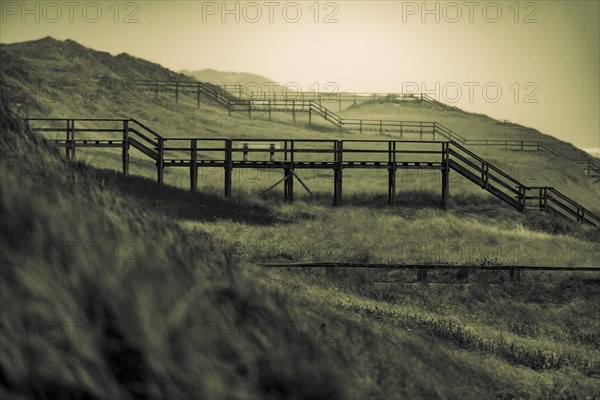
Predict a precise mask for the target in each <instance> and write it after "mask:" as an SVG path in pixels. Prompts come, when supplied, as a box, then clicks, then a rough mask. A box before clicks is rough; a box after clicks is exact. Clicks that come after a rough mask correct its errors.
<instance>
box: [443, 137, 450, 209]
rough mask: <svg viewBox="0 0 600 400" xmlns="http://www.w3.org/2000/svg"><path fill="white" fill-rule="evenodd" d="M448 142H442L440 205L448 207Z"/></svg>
mask: <svg viewBox="0 0 600 400" xmlns="http://www.w3.org/2000/svg"><path fill="white" fill-rule="evenodd" d="M449 148H450V143H449V142H443V143H442V207H443V208H445V209H447V208H448V196H449V195H450V179H449V174H450V159H449V156H450V153H449V151H448V150H449Z"/></svg>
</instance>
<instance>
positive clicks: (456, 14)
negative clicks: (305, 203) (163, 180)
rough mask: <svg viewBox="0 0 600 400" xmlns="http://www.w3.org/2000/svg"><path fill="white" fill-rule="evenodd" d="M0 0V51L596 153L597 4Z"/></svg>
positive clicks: (599, 102)
mask: <svg viewBox="0 0 600 400" xmlns="http://www.w3.org/2000/svg"><path fill="white" fill-rule="evenodd" d="M0 3H1V4H0V5H1V7H0V11H1V15H0V21H1V26H0V41H1V42H2V43H13V42H19V41H25V40H33V39H39V38H41V37H44V36H52V37H54V38H57V39H73V40H75V41H77V42H79V43H81V44H83V45H85V46H88V47H91V48H94V49H96V50H101V51H107V52H110V53H112V54H118V53H121V52H126V53H129V54H131V55H135V56H137V57H141V58H144V59H147V60H150V61H153V62H157V63H160V64H161V65H163V66H166V67H168V68H170V69H172V70H176V71H177V70H181V69H188V70H198V69H205V68H214V69H217V70H222V71H238V72H251V73H256V74H259V75H263V76H266V77H268V78H270V79H272V80H273V81H276V82H279V83H280V84H286V83H297V84H298V85H300V87H301V88H302V89H303V90H306V91H310V90H314V89H316V88H317V87H318V88H321V89H322V88H323V87H324V85H326V84H327V83H328V82H334V83H335V84H336V85H337V87H338V88H339V90H341V91H349V92H403V91H405V92H406V91H418V92H421V91H425V92H429V93H430V94H431V95H433V96H434V97H436V98H438V99H439V100H441V101H443V102H446V103H450V104H454V105H457V106H459V107H461V108H463V109H465V110H468V111H474V112H480V113H485V114H488V115H490V116H492V117H495V118H499V119H508V120H510V121H512V122H517V123H521V124H523V125H527V126H531V127H534V128H536V129H539V130H541V131H542V132H544V133H549V134H552V135H554V136H556V137H558V138H560V139H563V140H566V141H570V142H572V143H574V144H576V145H577V146H579V147H581V148H588V149H589V148H600V112H599V110H600V99H599V97H600V30H599V25H600V6H599V4H600V2H598V1H580V2H577V1H538V2H531V1H530V2H527V1H524V2H515V1H498V2H488V1H482V2H479V1H471V2H469V1H457V2H443V1H440V2H427V3H424V2H422V1H416V2H412V1H335V2H327V1H321V2H315V1H314V0H311V1H296V2H293V1H257V2H248V1H242V2H227V3H224V2H222V1H218V2H212V1H135V2H127V1H122V2H115V1H97V2H89V1H82V2H79V1H74V2H70V3H69V2H64V1H56V2H44V1H41V2H40V1H32V2H22V1H15V2H13V1H1V2H0ZM117 10H118V12H117ZM317 10H318V12H317ZM428 11H429V13H428ZM236 18H237V19H238V20H237V21H236ZM436 18H437V21H436ZM36 19H37V21H36ZM326 21H327V22H326ZM265 89H267V86H265Z"/></svg>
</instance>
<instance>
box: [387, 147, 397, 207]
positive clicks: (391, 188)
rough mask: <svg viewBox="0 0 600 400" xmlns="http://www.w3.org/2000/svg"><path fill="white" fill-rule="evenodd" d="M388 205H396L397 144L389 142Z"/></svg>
mask: <svg viewBox="0 0 600 400" xmlns="http://www.w3.org/2000/svg"><path fill="white" fill-rule="evenodd" d="M388 160H389V163H388V204H389V205H390V206H394V205H396V142H395V141H389V142H388Z"/></svg>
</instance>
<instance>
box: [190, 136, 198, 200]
mask: <svg viewBox="0 0 600 400" xmlns="http://www.w3.org/2000/svg"><path fill="white" fill-rule="evenodd" d="M190 144H191V149H192V150H191V154H190V156H191V157H190V158H191V161H190V190H191V192H192V193H195V192H196V190H197V188H198V139H192V140H191V143H190Z"/></svg>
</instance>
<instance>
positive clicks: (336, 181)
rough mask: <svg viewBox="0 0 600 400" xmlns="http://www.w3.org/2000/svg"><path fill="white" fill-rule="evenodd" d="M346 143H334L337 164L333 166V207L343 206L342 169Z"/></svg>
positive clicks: (338, 141)
mask: <svg viewBox="0 0 600 400" xmlns="http://www.w3.org/2000/svg"><path fill="white" fill-rule="evenodd" d="M343 144H344V142H343V141H341V140H337V141H335V142H334V157H335V164H334V166H333V205H334V206H341V205H342V169H343V161H344V159H343V151H344V147H343Z"/></svg>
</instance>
